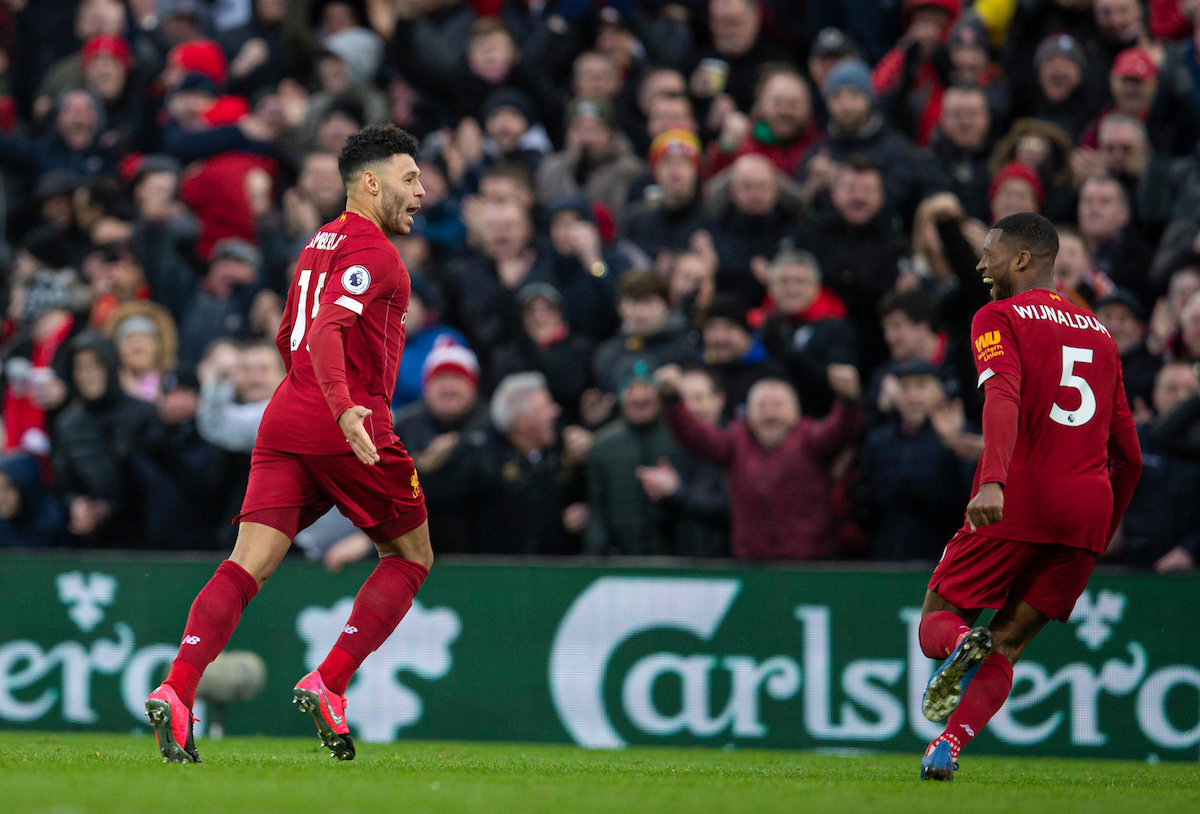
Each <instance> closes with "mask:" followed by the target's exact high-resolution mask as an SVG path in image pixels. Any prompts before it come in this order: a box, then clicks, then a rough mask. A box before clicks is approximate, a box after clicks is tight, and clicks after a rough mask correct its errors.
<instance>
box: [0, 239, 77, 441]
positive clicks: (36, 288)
mask: <svg viewBox="0 0 1200 814" xmlns="http://www.w3.org/2000/svg"><path fill="white" fill-rule="evenodd" d="M35 264H36V261H34V260H33V259H32V258H31V257H29V255H28V254H27V253H24V252H22V253H19V254H18V255H17V265H16V272H17V274H16V275H15V279H14V281H13V283H12V288H11V289H10V291H9V306H8V307H9V314H10V315H11V316H13V318H14V322H15V328H16V331H15V333H14V334H13V335H12V336H11V337H10V338H9V339H8V341H7V342H6V343H5V346H4V352H3V357H2V358H3V366H2V367H0V370H2V371H3V376H4V391H3V392H4V402H3V410H2V411H0V412H2V413H3V418H4V439H5V442H4V449H5V451H8V452H12V451H14V450H21V451H23V452H27V453H29V454H31V455H37V456H42V457H45V456H47V455H48V454H49V453H50V436H49V430H50V426H51V425H50V420H51V417H52V416H51V414H52V413H53V411H55V410H57V409H58V408H59V407H61V406H62V404H63V402H64V400H65V399H66V397H67V388H66V385H65V382H66V380H67V378H68V376H69V369H68V367H69V366H68V365H67V359H66V355H67V354H66V343H67V340H68V339H69V338H70V336H71V335H72V333H74V332H76V331H78V330H80V329H81V328H82V327H83V325H84V320H83V319H82V318H80V317H81V313H80V312H86V308H87V302H88V291H87V287H86V286H84V285H82V284H81V283H80V282H79V280H78V279H77V278H76V276H75V273H74V272H72V271H70V270H64V271H58V272H56V271H50V270H49V269H41V270H36V271H32V272H31V271H30V270H29V268H28V266H30V265H35Z"/></svg>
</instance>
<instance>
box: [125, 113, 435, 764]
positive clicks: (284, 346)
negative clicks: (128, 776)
mask: <svg viewBox="0 0 1200 814" xmlns="http://www.w3.org/2000/svg"><path fill="white" fill-rule="evenodd" d="M416 153H417V140H416V139H415V138H413V136H412V135H410V134H409V133H406V132H405V131H403V130H401V129H399V128H397V127H395V126H393V125H382V126H373V127H368V128H366V129H364V130H362V131H360V132H358V133H356V134H354V135H353V136H351V137H350V138H349V139H348V140H347V141H346V146H345V147H344V148H343V150H342V153H341V155H340V156H339V157H338V169H339V170H340V171H341V174H342V180H343V181H344V182H345V184H346V211H345V212H343V213H342V214H341V215H340V216H339V217H338V218H337V219H336V220H334V221H333V222H332V223H328V224H326V225H325V226H323V227H321V230H320V231H319V232H317V234H316V235H315V236H314V237H313V238H312V240H311V241H309V243H308V245H307V246H305V247H304V250H303V251H302V252H301V253H300V259H299V262H298V263H297V265H296V272H295V275H294V277H293V278H292V284H291V289H290V290H289V292H288V298H287V307H286V309H285V311H284V315H283V323H282V325H281V326H280V329H279V334H278V336H276V338H275V342H276V344H277V345H278V346H279V352H280V354H282V356H283V361H284V364H285V365H286V366H287V370H288V373H287V377H286V378H285V379H284V380H283V383H282V384H280V385H279V388H278V389H277V390H276V391H275V394H274V395H273V396H272V397H271V402H270V404H268V405H267V410H266V413H265V414H264V415H263V420H262V424H261V425H260V427H259V430H258V439H257V442H256V443H255V447H254V453H253V455H252V456H251V465H250V467H251V468H250V481H249V485H248V486H247V488H246V498H245V501H244V502H243V504H242V512H241V514H240V515H238V517H237V518H236V520H235V521H234V522H235V523H238V524H239V525H238V537H237V543H236V544H235V546H234V549H233V554H232V555H231V556H230V558H229V559H228V560H226V561H225V562H223V563H221V565H220V566H219V567H218V568H217V571H216V573H215V574H214V575H213V578H212V579H211V580H210V581H209V583H208V584H207V585H206V586H205V587H204V589H203V590H201V591H200V594H199V595H198V596H197V597H196V600H195V602H194V603H193V604H192V609H191V612H190V613H189V614H188V619H187V626H186V627H185V628H184V634H183V643H182V644H181V646H180V648H179V655H178V656H177V657H176V658H175V661H174V662H173V663H172V665H171V672H170V674H169V675H168V677H167V680H166V681H165V682H164V683H163V684H162V685H161V686H160V687H158V689H156V690H155V691H154V692H153V693H151V694H150V697H149V698H148V699H147V700H146V711H147V713H148V714H149V716H150V721H151V723H152V724H153V726H154V732H155V736H156V737H157V739H158V747H159V751H160V752H161V753H162V756H163V760H164V761H168V760H169V761H178V762H185V763H191V762H199V760H200V757H199V755H198V754H197V752H196V748H195V744H194V741H193V739H192V720H193V718H192V712H191V708H192V705H193V703H194V701H195V697H196V685H197V684H198V683H199V681H200V676H201V674H202V673H203V672H204V669H205V667H207V666H208V664H209V663H210V662H211V661H212V660H213V659H214V658H216V657H217V654H219V653H220V652H221V650H222V648H224V647H225V644H226V643H227V642H228V641H229V637H230V636H231V635H233V630H234V628H235V627H236V626H237V623H238V620H239V619H240V618H241V615H242V611H243V610H244V609H245V607H246V605H247V604H248V603H249V602H250V600H251V599H252V598H253V597H254V595H255V594H256V593H258V590H259V589H260V588H261V587H262V585H263V583H265V582H266V581H267V579H268V577H270V576H271V574H272V572H274V570H275V568H276V566H278V565H279V561H280V560H281V559H283V555H284V554H285V553H286V552H287V550H288V547H289V546H290V545H291V543H292V539H293V538H294V537H295V536H296V533H297V532H298V531H300V530H301V529H303V528H305V527H306V526H308V525H309V524H311V523H312V522H313V521H315V520H316V519H317V518H319V517H320V516H321V515H323V514H324V513H325V512H327V511H328V510H329V509H330V508H331V507H333V506H337V507H338V509H340V510H341V511H342V513H343V514H345V515H346V516H347V517H348V518H350V519H351V520H353V521H354V523H355V525H357V526H358V527H359V528H361V529H362V530H363V531H364V532H365V533H366V534H367V535H368V536H369V537H370V538H371V539H372V540H373V541H374V543H375V546H376V548H377V549H378V550H379V558H380V559H379V564H378V565H377V566H376V567H375V570H374V572H373V573H372V574H371V575H370V577H368V578H367V581H366V582H365V583H364V584H363V586H362V589H361V590H360V591H359V592H358V596H357V597H356V598H355V600H354V608H353V610H352V611H351V613H350V619H349V621H348V622H347V623H346V626H345V628H344V629H343V631H342V634H341V636H340V637H339V638H338V640H337V643H336V644H335V645H334V646H333V648H332V650H331V651H330V652H329V655H328V656H327V657H326V658H325V660H324V661H323V662H322V663H321V665H320V666H319V667H318V668H317V669H316V670H313V671H312V672H311V673H309V674H308V675H306V676H304V677H303V678H302V679H301V680H300V682H299V683H297V685H296V687H295V690H294V701H295V702H297V703H299V704H300V708H301V709H302V710H303V711H305V712H308V713H310V714H311V715H312V716H313V718H314V719H315V721H316V724H317V730H318V734H319V735H320V737H321V740H322V742H323V743H324V744H325V746H327V747H328V748H329V749H330V751H331V752H332V754H333V755H334V756H335V757H338V758H340V759H342V760H350V759H352V758H353V757H354V743H353V741H352V740H351V737H350V734H349V729H348V727H347V725H346V703H345V699H344V697H343V696H344V694H345V691H346V685H347V684H348V683H349V681H350V677H351V676H352V675H353V674H354V671H355V670H357V669H358V666H359V665H360V664H361V663H362V661H363V659H365V658H366V657H367V655H368V654H370V653H371V652H372V651H374V650H375V649H376V648H378V647H379V646H380V645H381V644H383V642H384V641H385V640H386V639H387V637H388V636H389V635H391V633H392V631H393V630H395V628H396V625H397V624H398V623H399V622H400V620H401V619H402V618H404V615H405V613H407V612H408V609H409V608H410V607H412V601H413V597H414V596H415V595H416V593H417V591H418V590H419V589H420V587H421V583H422V582H423V581H424V580H425V577H426V576H427V575H428V573H429V567H430V566H431V565H432V563H433V551H432V549H431V547H430V543H429V526H428V523H427V522H426V513H425V499H424V495H423V494H422V493H421V485H420V483H419V481H418V480H417V474H416V471H415V470H414V469H413V463H412V460H411V459H410V458H409V457H408V454H407V453H406V452H405V451H404V448H403V447H402V446H401V445H400V443H399V441H398V440H397V439H396V436H395V435H394V434H393V432H392V414H391V409H390V405H391V400H392V391H393V390H394V388H395V383H396V372H397V369H398V368H399V365H400V356H401V354H402V353H403V351H404V321H405V315H406V313H407V311H408V295H409V279H408V272H407V270H406V269H405V268H404V264H403V263H402V262H401V261H400V255H399V254H398V253H397V252H396V249H395V247H394V246H393V245H392V244H391V242H390V241H389V240H388V235H389V234H402V235H403V234H407V233H408V231H409V229H411V228H412V224H413V216H414V215H415V214H416V212H417V210H418V209H419V208H420V206H421V197H422V196H423V195H424V194H425V190H424V189H423V188H422V187H421V180H420V175H421V172H420V170H419V169H417V164H416V160H415V156H416Z"/></svg>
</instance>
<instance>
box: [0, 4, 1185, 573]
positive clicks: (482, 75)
mask: <svg viewBox="0 0 1200 814" xmlns="http://www.w3.org/2000/svg"><path fill="white" fill-rule="evenodd" d="M1198 23H1200V2H1198V0H1149V2H1148V4H1143V3H1142V2H1141V0H976V1H975V2H974V4H973V5H971V4H969V3H968V4H964V3H963V2H962V0H903V2H892V3H873V2H866V0H809V2H807V3H802V2H797V1H796V0H3V2H0V170H2V172H3V176H2V180H3V193H4V194H3V196H2V198H0V200H2V201H3V210H2V214H3V217H4V219H5V224H6V228H5V230H4V233H3V240H2V241H0V270H2V271H3V275H4V277H3V280H4V285H3V297H4V311H3V313H4V321H3V324H2V326H0V374H2V382H0V385H2V390H3V394H2V403H0V413H2V418H3V444H4V453H5V454H4V457H3V459H2V460H0V546H6V547H36V546H55V545H60V546H61V545H66V546H74V547H79V548H107V549H135V550H137V549H142V550H204V549H207V550H228V548H229V547H230V545H231V542H232V538H233V534H234V529H233V528H232V527H231V526H230V522H229V521H230V519H231V518H232V517H233V516H234V515H235V514H236V513H237V510H238V507H239V505H240V502H241V498H242V495H243V493H244V490H245V485H246V476H247V472H248V469H249V453H250V450H251V448H252V447H253V444H254V438H255V433H256V430H257V427H258V423H259V421H260V419H261V417H262V415H263V410H264V407H265V404H266V401H267V400H268V399H269V398H270V395H271V393H272V392H273V390H274V388H275V387H276V386H277V385H278V383H279V382H280V381H281V380H282V377H283V376H284V369H283V365H282V363H281V361H280V359H279V356H278V354H277V352H276V351H275V349H274V347H273V344H272V339H273V337H274V335H275V333H276V331H277V329H278V326H279V322H280V319H281V311H282V301H283V300H282V298H283V296H284V295H285V294H286V291H287V287H288V285H289V282H290V279H291V274H292V271H293V266H294V262H295V259H296V257H297V255H298V253H299V250H300V249H301V248H302V247H303V246H304V244H305V243H306V242H307V241H308V240H309V238H310V236H311V235H312V234H313V233H314V232H315V231H316V230H317V229H318V228H319V227H320V226H321V225H322V224H323V223H325V222H327V221H329V220H332V219H333V218H334V217H335V216H336V215H337V214H338V213H339V212H340V211H341V209H342V207H343V205H344V190H343V186H342V181H341V178H340V177H339V174H338V169H337V154H338V151H339V150H340V148H341V146H342V144H343V143H344V141H345V139H346V138H347V137H348V135H349V134H351V133H353V132H355V131H356V130H358V129H359V128H361V127H363V126H364V125H367V124H372V123H379V122H394V123H396V124H398V125H400V126H402V127H404V128H406V129H409V130H411V131H413V132H414V133H415V134H416V135H417V136H418V137H419V138H420V139H421V140H422V147H421V152H420V156H419V159H418V163H419V166H420V168H421V172H422V176H421V177H422V182H423V184H424V187H425V190H426V196H425V198H424V202H423V208H422V210H421V213H420V215H419V217H418V219H417V223H416V225H415V227H414V229H413V231H412V233H411V234H410V235H407V236H404V237H399V236H398V237H396V238H394V241H395V244H396V246H397V248H398V250H399V252H400V255H401V257H402V258H403V259H404V262H405V264H406V266H407V268H408V270H409V273H410V275H411V278H412V298H411V301H410V305H409V311H408V315H407V331H408V338H407V346H406V348H405V353H404V358H403V364H402V367H401V371H400V377H399V381H398V382H397V389H396V397H395V401H394V405H393V406H394V410H395V423H396V432H397V434H398V435H399V437H400V439H401V440H402V442H403V443H404V444H405V446H406V447H407V449H408V450H409V451H410V453H411V454H412V456H413V458H414V460H415V462H416V465H417V469H418V471H419V473H420V478H421V483H422V486H423V488H424V490H425V495H426V501H427V504H428V506H429V510H430V524H431V530H432V536H433V540H434V545H435V548H436V549H437V550H438V551H439V552H440V553H482V554H523V555H580V554H584V555H595V556H608V555H639V556H685V557H712V558H719V557H736V558H740V559H748V560H809V559H839V558H841V559H872V560H879V561H929V560H936V559H937V558H938V556H939V555H940V552H941V550H942V547H943V545H944V544H945V542H946V540H947V539H948V538H949V537H950V535H951V534H952V533H953V532H954V530H955V529H956V528H957V527H958V525H959V524H960V523H961V519H962V512H963V507H964V506H965V503H966V501H967V499H968V497H969V490H970V485H971V477H972V473H973V470H974V466H975V463H976V461H977V460H978V457H979V455H980V452H981V445H982V440H981V437H980V435H979V422H980V418H981V412H982V396H981V395H980V394H979V393H978V391H977V390H976V387H975V373H974V365H973V360H972V357H971V349H970V347H969V339H968V332H969V325H970V321H971V317H972V315H973V314H974V312H975V310H976V309H977V308H978V307H979V306H980V305H981V304H983V303H985V302H987V301H988V298H989V291H988V289H987V288H986V287H985V286H984V285H983V283H982V282H981V280H980V279H979V276H978V274H977V273H976V272H975V270H974V269H975V264H976V260H977V258H978V256H979V254H980V252H981V246H982V243H983V239H984V237H985V235H986V233H987V224H989V223H991V222H994V221H995V220H998V219H999V218H1001V217H1004V216H1006V215H1009V214H1012V213H1016V212H1022V211H1038V212H1041V213H1042V214H1044V215H1046V216H1047V217H1049V218H1050V219H1052V220H1053V221H1054V222H1055V223H1056V224H1057V225H1058V227H1059V232H1060V235H1061V242H1062V248H1061V251H1060V253H1059V256H1058V261H1057V263H1056V266H1055V282H1056V285H1057V287H1058V290H1059V292H1060V293H1061V295H1062V296H1063V297H1065V298H1068V299H1069V300H1071V301H1072V302H1074V303H1076V304H1078V305H1080V306H1082V307H1084V308H1088V309H1091V310H1092V311H1094V312H1095V314H1096V316H1097V318H1098V319H1099V320H1100V321H1101V322H1103V323H1104V325H1105V326H1106V327H1107V328H1108V330H1109V331H1110V332H1111V334H1112V336H1113V338H1114V339H1115V340H1116V343H1117V346H1118V349H1119V350H1120V353H1121V356H1122V359H1123V362H1124V369H1125V387H1126V390H1127V393H1128V397H1129V402H1130V404H1131V405H1132V406H1133V408H1134V410H1135V415H1136V418H1137V422H1138V426H1139V433H1140V435H1141V440H1142V448H1143V453H1144V455H1145V462H1146V466H1145V470H1144V474H1143V477H1142V483H1141V486H1140V487H1139V489H1138V492H1137V494H1136V495H1135V497H1134V501H1133V504H1132V505H1131V506H1130V509H1129V513H1128V515H1127V517H1126V521H1125V524H1124V526H1123V528H1122V530H1121V532H1120V534H1119V535H1118V538H1117V540H1116V541H1115V542H1114V545H1113V546H1112V549H1111V551H1110V552H1109V554H1108V555H1107V556H1108V558H1109V559H1110V560H1113V561H1116V562H1124V563H1128V564H1131V565H1134V566H1138V567H1145V568H1156V569H1158V570H1160V571H1167V570H1184V569H1188V568H1191V567H1193V565H1194V563H1195V560H1196V558H1197V556H1200V501H1197V500H1196V496H1197V495H1198V494H1200V379H1198V378H1197V369H1198V368H1197V362H1200V51H1198V48H1200V25H1195V24H1198ZM1194 25H1195V27H1194ZM296 431H297V432H302V431H303V428H301V427H297V428H296ZM297 543H298V546H297V548H298V549H299V550H302V551H303V552H304V553H306V554H307V555H308V556H310V557H312V558H314V559H323V560H324V562H325V563H326V565H327V566H328V567H330V568H338V567H340V566H341V565H342V564H344V563H346V562H349V561H352V560H354V559H357V558H359V557H362V556H365V555H366V554H368V553H369V552H370V551H371V549H372V547H371V544H370V542H369V541H368V540H367V538H366V537H365V536H363V535H361V534H359V533H357V532H356V531H355V530H354V529H353V527H351V526H349V525H348V523H347V521H345V519H344V518H342V517H341V516H340V515H339V514H338V513H337V512H336V511H334V512H331V513H330V514H329V515H327V516H326V517H325V518H322V520H320V521H319V522H318V523H317V524H316V525H314V526H313V527H311V528H310V529H307V530H306V531H305V532H303V533H302V534H301V535H300V537H299V538H298V539H297Z"/></svg>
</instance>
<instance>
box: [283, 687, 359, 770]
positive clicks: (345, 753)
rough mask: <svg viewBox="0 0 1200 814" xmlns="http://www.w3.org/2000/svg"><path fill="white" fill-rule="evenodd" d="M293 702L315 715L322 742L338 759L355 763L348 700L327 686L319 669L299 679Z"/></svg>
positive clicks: (314, 718) (302, 710)
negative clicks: (347, 723) (347, 714)
mask: <svg viewBox="0 0 1200 814" xmlns="http://www.w3.org/2000/svg"><path fill="white" fill-rule="evenodd" d="M292 693H293V697H292V703H293V704H299V705H300V711H301V712H307V713H309V714H311V715H312V717H313V720H314V721H316V723H317V734H318V735H320V736H321V743H322V744H323V745H324V746H325V747H326V748H328V749H329V752H330V754H331V755H333V756H334V757H336V758H337V759H338V760H354V741H353V740H352V739H351V738H350V727H348V726H347V725H346V699H345V698H343V697H342V696H340V695H338V694H337V693H335V692H334V691H333V690H331V689H329V688H328V687H326V686H325V682H324V681H323V680H321V674H320V673H319V672H317V671H316V670H313V671H312V672H311V673H309V674H308V675H306V676H305V677H304V678H302V679H300V683H298V684H297V685H296V686H295V688H294V689H293V690H292Z"/></svg>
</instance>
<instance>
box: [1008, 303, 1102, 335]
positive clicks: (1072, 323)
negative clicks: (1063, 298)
mask: <svg viewBox="0 0 1200 814" xmlns="http://www.w3.org/2000/svg"><path fill="white" fill-rule="evenodd" d="M1012 309H1013V311H1014V312H1015V313H1016V315H1017V316H1019V317H1021V318H1022V319H1048V320H1050V321H1051V322H1057V323H1058V324H1060V325H1066V326H1067V327H1068V328H1078V329H1080V330H1081V331H1086V330H1092V331H1099V332H1100V333H1102V334H1104V335H1105V336H1111V335H1112V334H1110V333H1109V332H1108V328H1105V327H1104V325H1103V324H1102V323H1101V322H1100V320H1098V319H1096V318H1095V317H1091V316H1084V315H1083V314H1068V313H1065V312H1063V311H1060V310H1058V309H1057V308H1051V307H1050V306H1048V305H1014V306H1013V307H1012Z"/></svg>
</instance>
